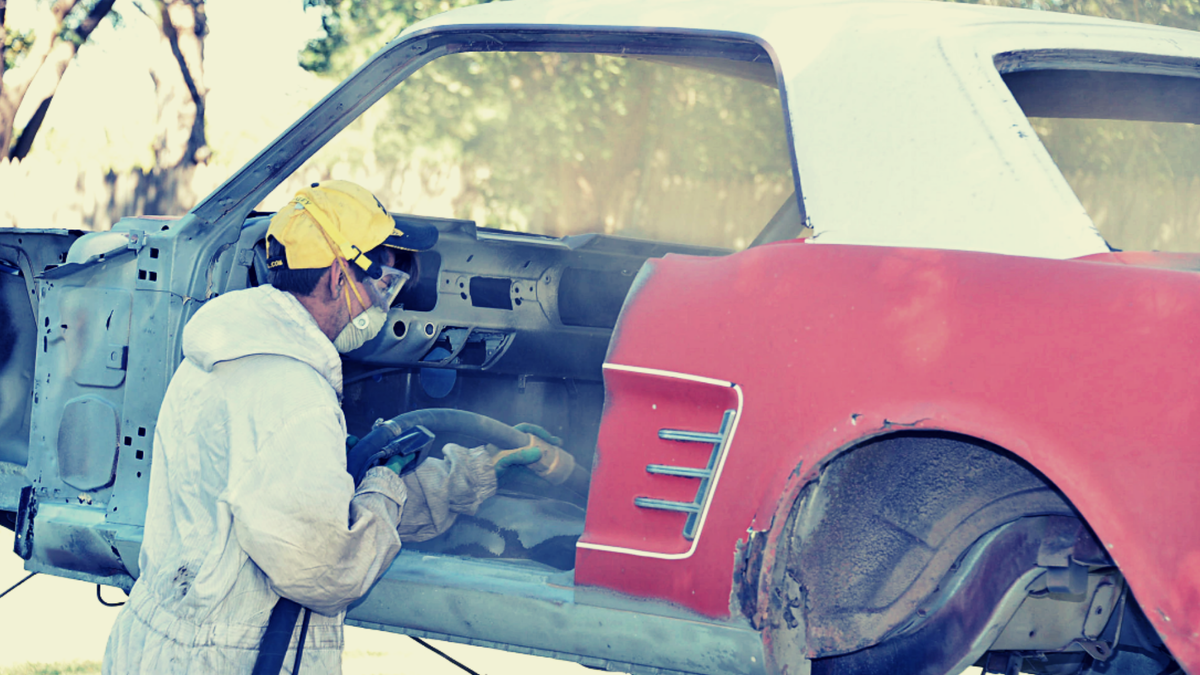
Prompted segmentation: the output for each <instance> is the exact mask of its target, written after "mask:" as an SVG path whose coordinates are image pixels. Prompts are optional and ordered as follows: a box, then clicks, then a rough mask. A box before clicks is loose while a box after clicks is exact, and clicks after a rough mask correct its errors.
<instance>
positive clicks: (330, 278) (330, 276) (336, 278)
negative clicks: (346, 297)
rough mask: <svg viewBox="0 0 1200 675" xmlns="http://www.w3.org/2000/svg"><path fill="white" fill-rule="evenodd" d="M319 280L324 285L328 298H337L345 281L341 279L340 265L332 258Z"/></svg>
mask: <svg viewBox="0 0 1200 675" xmlns="http://www.w3.org/2000/svg"><path fill="white" fill-rule="evenodd" d="M321 281H322V285H323V286H324V287H325V290H326V291H328V293H329V297H330V298H337V297H338V296H340V295H341V294H342V284H344V283H345V281H344V280H343V274H342V269H341V266H340V265H338V264H337V261H336V260H334V261H333V264H332V265H330V266H329V270H328V272H327V273H326V275H324V277H323V278H322V279H321Z"/></svg>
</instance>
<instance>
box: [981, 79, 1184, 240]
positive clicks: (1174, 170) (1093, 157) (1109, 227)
mask: <svg viewBox="0 0 1200 675" xmlns="http://www.w3.org/2000/svg"><path fill="white" fill-rule="evenodd" d="M1004 81H1005V83H1006V84H1007V85H1008V87H1009V89H1010V90H1011V91H1012V93H1013V96H1014V97H1015V98H1016V100H1017V103H1018V104H1019V105H1020V106H1021V109H1022V110H1023V111H1024V112H1025V114H1026V115H1027V116H1028V118H1029V122H1030V124H1031V125H1032V126H1033V129H1034V131H1035V132H1036V133H1037V135H1038V137H1039V138H1040V139H1041V141H1042V144H1043V145H1044V146H1045V147H1046V150H1047V151H1048V152H1049V153H1050V156H1051V158H1053V160H1054V162H1055V163H1056V164H1057V165H1058V168H1059V170H1061V171H1062V174H1063V176H1064V177H1065V178H1066V180H1067V182H1068V183H1069V184H1070V186H1071V188H1072V189H1073V190H1074V191H1075V194H1076V196H1078V197H1079V201H1080V202H1081V203H1082V204H1083V207H1084V208H1085V209H1086V210H1087V213H1088V215H1089V216H1090V217H1091V219H1092V222H1093V223H1094V224H1095V225H1096V227H1097V229H1099V231H1100V234H1101V235H1102V236H1103V237H1104V239H1105V241H1107V242H1108V244H1109V246H1112V247H1113V248H1116V249H1121V250H1143V251H1152V250H1157V251H1175V252H1197V251H1200V129H1198V128H1197V126H1196V125H1197V123H1198V122H1200V79H1196V78H1192V77H1181V76H1174V75H1161V74H1150V73H1130V72H1110V71H1102V70H1075V69H1069V70H1068V69H1045V70H1026V71H1021V72H1013V73H1007V74H1005V75H1004Z"/></svg>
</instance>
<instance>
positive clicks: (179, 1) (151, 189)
mask: <svg viewBox="0 0 1200 675" xmlns="http://www.w3.org/2000/svg"><path fill="white" fill-rule="evenodd" d="M134 5H135V6H136V7H137V8H138V10H139V11H141V12H142V13H143V14H145V15H146V16H147V17H149V18H150V19H151V20H153V21H154V22H155V24H156V25H157V26H158V28H159V32H160V33H161V38H162V42H161V44H162V48H163V52H164V53H163V54H162V55H161V57H160V58H158V59H155V60H152V61H151V65H150V77H151V79H152V80H153V81H154V91H155V95H156V100H157V102H158V129H157V130H156V133H155V136H154V140H153V150H154V167H153V168H152V169H151V170H150V171H149V172H147V173H144V174H143V175H142V177H141V180H140V181H139V183H140V185H139V189H138V191H137V192H138V195H139V201H140V203H139V204H137V205H135V208H134V209H133V210H136V211H140V212H141V213H146V214H163V215H165V214H172V213H178V212H179V211H181V210H186V209H188V208H191V206H192V205H193V204H194V203H195V201H196V197H197V196H198V195H196V194H194V191H193V189H192V176H193V175H194V174H195V170H196V167H197V166H199V165H201V164H205V163H207V162H208V159H209V157H210V156H211V154H212V151H211V149H210V148H209V146H208V138H207V135H206V134H205V128H204V115H205V110H206V108H205V100H206V97H207V95H208V88H207V87H206V86H205V84H204V38H205V37H206V36H207V35H208V19H207V16H206V14H205V10H204V0H153V1H152V2H150V3H147V4H143V3H141V2H136V1H135V2H134Z"/></svg>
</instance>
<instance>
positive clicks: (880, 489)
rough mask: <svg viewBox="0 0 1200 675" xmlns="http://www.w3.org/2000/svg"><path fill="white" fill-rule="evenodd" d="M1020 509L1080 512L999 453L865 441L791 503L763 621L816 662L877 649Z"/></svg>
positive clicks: (952, 443) (950, 438)
mask: <svg viewBox="0 0 1200 675" xmlns="http://www.w3.org/2000/svg"><path fill="white" fill-rule="evenodd" d="M1028 516H1069V517H1073V518H1079V516H1078V513H1077V512H1076V511H1075V510H1074V508H1073V507H1072V506H1071V505H1070V503H1069V501H1068V500H1067V499H1066V497H1065V496H1063V495H1062V493H1061V492H1059V491H1058V490H1057V489H1056V488H1055V487H1054V486H1053V485H1052V484H1051V483H1050V482H1049V481H1048V480H1047V479H1046V478H1045V477H1044V476H1043V475H1042V474H1041V473H1040V472H1038V471H1037V470H1036V469H1034V468H1033V467H1032V466H1031V465H1029V464H1028V463H1027V462H1025V461H1023V460H1021V459H1020V458H1019V457H1017V456H1016V455H1014V454H1012V453H1010V452H1008V451H1006V450H1004V449H1003V448H1000V447H997V446H995V445H992V444H989V443H986V442H983V441H980V440H978V439H974V438H970V437H966V436H960V435H955V434H949V433H942V432H927V431H920V432H918V431H911V432H901V433H897V434H891V435H888V436H883V437H876V438H873V439H871V440H869V441H866V442H864V443H862V444H860V445H858V446H855V447H854V448H851V449H849V450H847V451H845V452H843V453H841V454H840V455H839V456H837V457H836V458H834V459H833V460H831V461H830V462H829V463H828V464H827V465H826V466H825V467H824V468H823V469H822V471H821V473H820V474H819V476H818V477H817V478H816V479H815V480H813V481H812V482H810V483H809V484H808V485H807V486H805V488H804V489H803V490H802V492H801V493H800V496H799V498H798V499H797V500H796V502H795V504H794V505H793V507H792V511H791V514H790V516H789V517H788V518H787V519H786V523H785V524H784V525H783V527H784V528H785V529H784V531H783V532H782V533H781V534H780V537H779V539H778V556H779V560H778V563H777V564H776V565H775V566H774V567H775V568H776V569H775V570H774V572H773V574H772V576H773V580H772V581H768V580H766V579H763V580H762V583H768V584H770V585H771V586H772V588H771V595H772V596H779V597H770V598H769V603H768V604H769V607H767V608H765V609H766V615H767V616H766V617H765V618H766V624H767V625H766V628H767V629H768V631H773V632H774V638H773V639H774V640H775V641H776V642H777V643H779V644H783V643H791V644H793V645H796V644H801V645H804V649H805V650H806V651H807V652H808V653H809V654H810V655H812V656H813V657H815V658H819V657H825V656H834V655H839V654H845V653H848V652H852V651H855V650H860V649H863V648H866V647H870V646H873V645H876V644H879V643H880V642H883V641H884V640H886V639H887V638H889V637H890V636H891V635H894V634H895V633H896V632H897V631H901V630H903V628H904V626H905V624H906V623H907V622H909V621H910V618H911V616H912V615H913V614H914V612H916V611H917V609H918V607H919V606H920V605H921V603H922V602H923V601H924V600H925V599H926V598H928V597H929V596H931V595H932V594H934V592H935V591H937V590H938V584H939V583H940V581H941V580H942V579H943V578H944V577H945V575H946V573H947V572H948V571H950V570H951V569H952V567H953V566H955V565H956V564H958V561H959V560H960V559H961V558H962V556H963V554H964V553H965V552H966V551H967V550H968V549H969V548H970V547H971V545H972V544H973V543H974V542H975V541H976V540H978V539H979V538H980V537H981V536H983V535H984V534H985V533H987V532H989V531H991V530H994V529H995V528H997V527H999V526H1001V525H1004V524H1006V523H1010V522H1013V521H1015V520H1017V519H1020V518H1023V517H1028ZM1080 520H1082V519H1080ZM764 572H765V570H764ZM789 589H790V590H789ZM792 596H795V597H792ZM801 611H802V612H803V618H804V620H803V621H796V618H795V615H796V614H797V613H798V612H801ZM789 630H792V631H795V630H799V631H804V632H806V635H805V636H799V635H797V636H793V637H792V638H787V637H786V636H785V635H784V634H785V633H786V632H787V631H789Z"/></svg>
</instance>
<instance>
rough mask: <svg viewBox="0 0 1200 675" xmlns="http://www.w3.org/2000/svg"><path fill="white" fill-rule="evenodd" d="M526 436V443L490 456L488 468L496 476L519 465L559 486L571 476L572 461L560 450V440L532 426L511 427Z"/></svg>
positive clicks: (525, 424) (523, 423) (571, 458)
mask: <svg viewBox="0 0 1200 675" xmlns="http://www.w3.org/2000/svg"><path fill="white" fill-rule="evenodd" d="M513 428H514V429H516V430H517V431H521V432H524V433H525V434H528V435H529V444H528V445H524V446H521V447H519V448H512V449H509V450H499V451H497V452H494V453H493V454H492V465H493V466H494V467H495V468H496V477H497V478H499V477H500V476H503V475H504V474H505V472H507V471H508V470H509V469H510V468H512V467H514V466H523V467H525V468H527V469H529V470H530V471H532V472H534V473H535V474H537V475H538V476H541V477H542V478H545V479H546V480H548V481H550V482H551V483H553V484H554V485H560V484H562V483H563V482H565V481H566V480H567V478H569V477H570V476H571V471H572V470H574V468H575V458H574V457H572V456H571V454H570V453H569V452H567V451H565V450H563V449H562V448H561V447H559V446H560V445H561V444H562V442H563V441H562V439H561V438H559V437H558V436H555V435H554V434H551V433H550V432H549V431H546V430H545V429H543V428H542V427H539V426H538V425H536V424H530V423H528V422H522V423H521V424H517V425H515V426H514V427H513Z"/></svg>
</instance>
